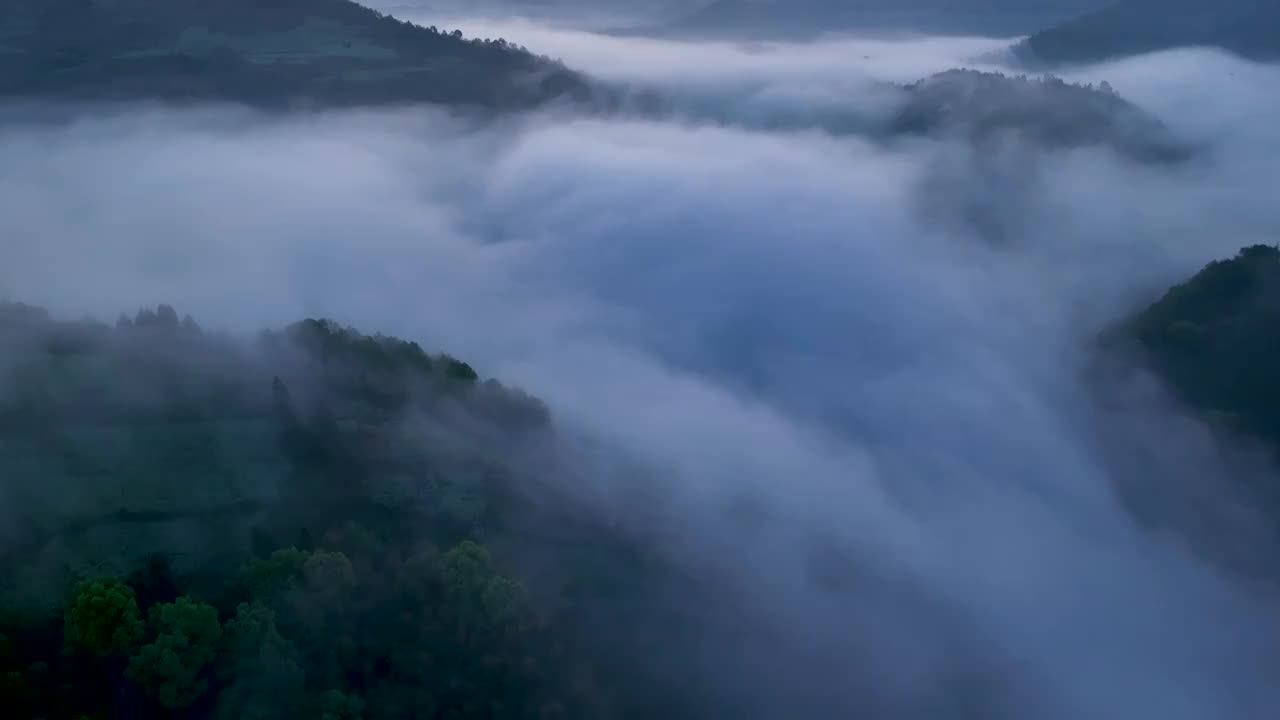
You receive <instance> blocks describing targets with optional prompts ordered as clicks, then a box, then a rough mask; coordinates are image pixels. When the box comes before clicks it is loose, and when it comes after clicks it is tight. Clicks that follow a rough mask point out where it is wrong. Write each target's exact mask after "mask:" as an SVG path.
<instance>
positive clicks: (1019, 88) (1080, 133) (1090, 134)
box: [890, 70, 1194, 162]
mask: <svg viewBox="0 0 1280 720" xmlns="http://www.w3.org/2000/svg"><path fill="white" fill-rule="evenodd" d="M890 129H891V130H892V131H893V132H894V133H895V134H921V135H950V136H959V137H963V138H966V139H968V140H970V141H972V142H974V143H978V144H982V143H987V142H991V141H1005V140H1008V139H1010V138H1011V137H1019V138H1021V139H1024V140H1027V141H1030V142H1031V143H1032V144H1034V145H1036V146H1039V147H1043V148H1048V149H1054V148H1076V147H1106V148H1110V149H1112V150H1114V151H1115V152H1117V153H1120V154H1122V155H1125V156H1126V157H1130V158H1133V159H1136V160H1140V161H1143V162H1174V161H1179V160H1184V159H1186V158H1188V157H1190V156H1191V155H1192V154H1193V152H1194V148H1192V147H1190V146H1189V145H1187V144H1186V143H1184V142H1182V141H1180V140H1179V139H1178V138H1177V137H1176V136H1175V135H1174V134H1173V133H1172V132H1171V131H1170V130H1169V129H1168V128H1167V127H1166V126H1165V125H1164V123H1162V122H1161V121H1160V120H1159V119H1158V118H1156V117H1155V116H1153V115H1151V114H1150V113H1148V112H1146V111H1144V110H1143V109H1142V108H1140V107H1138V106H1137V105H1134V104H1133V103H1130V102H1129V101H1127V100H1125V99H1124V98H1122V97H1120V95H1119V94H1117V93H1116V92H1115V91H1114V90H1113V89H1112V88H1111V86H1110V85H1109V84H1107V83H1105V82H1104V83H1102V84H1101V85H1100V86H1098V87H1094V86H1092V85H1078V84H1073V83H1068V82H1065V81H1063V80H1061V79H1059V78H1056V77H1052V76H1045V77H1038V78H1037V77H1026V76H1014V77H1011V76H1007V75H1003V74H1000V73H991V72H981V71H977V70H948V71H946V72H941V73H938V74H936V75H932V76H930V77H928V78H925V79H923V80H920V81H918V82H915V83H912V84H910V85H907V86H906V87H905V98H904V102H903V104H902V106H901V108H900V109H899V111H898V113H897V114H896V116H895V117H894V119H893V121H892V125H891V128H890Z"/></svg>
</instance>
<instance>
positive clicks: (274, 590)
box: [243, 547, 311, 601]
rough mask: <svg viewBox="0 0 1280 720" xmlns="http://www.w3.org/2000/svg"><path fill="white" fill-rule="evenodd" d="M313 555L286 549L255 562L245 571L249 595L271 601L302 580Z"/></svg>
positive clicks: (245, 581)
mask: <svg viewBox="0 0 1280 720" xmlns="http://www.w3.org/2000/svg"><path fill="white" fill-rule="evenodd" d="M310 559H311V553H309V552H306V551H303V550H299V549H298V548H293V547H291V548H284V549H281V550H276V551H275V552H273V553H271V557H269V558H267V559H265V560H253V561H251V562H250V563H249V564H248V565H247V566H245V569H244V573H243V576H244V584H245V587H247V588H248V590H249V593H250V594H251V595H252V596H253V597H255V598H259V599H262V600H266V601H270V600H271V599H272V598H275V597H276V596H277V595H279V594H280V593H282V592H284V591H285V590H288V589H289V588H291V587H294V585H295V584H296V583H297V582H298V581H299V580H301V578H302V575H303V568H304V567H305V566H306V564H307V561H308V560H310Z"/></svg>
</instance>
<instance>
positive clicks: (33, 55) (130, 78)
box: [0, 0, 591, 108]
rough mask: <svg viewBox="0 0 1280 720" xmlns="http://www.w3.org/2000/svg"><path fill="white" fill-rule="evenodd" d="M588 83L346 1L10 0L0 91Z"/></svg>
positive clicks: (318, 96)
mask: <svg viewBox="0 0 1280 720" xmlns="http://www.w3.org/2000/svg"><path fill="white" fill-rule="evenodd" d="M590 94H591V90H590V87H589V86H588V84H587V82H586V80H585V79H584V78H582V77H581V76H580V75H578V74H577V73H574V72H572V71H570V70H568V69H567V68H565V67H564V66H563V65H562V64H561V63H559V62H557V61H554V60H551V59H550V58H546V57H540V56H537V55H534V54H532V53H530V52H529V51H527V50H525V49H524V48H522V47H519V46H516V45H513V44H511V43H508V42H507V41H506V40H503V39H494V40H481V39H466V38H464V37H463V36H462V33H461V32H460V31H457V30H454V31H452V32H450V31H446V30H442V29H438V28H435V27H429V28H423V27H419V26H416V25H413V24H410V23H407V22H402V21H399V20H397V19H395V18H392V17H390V16H387V15H384V14H382V13H379V12H376V11H374V10H371V9H369V8H366V7H364V6H362V5H359V4H357V3H355V2H351V0H260V1H259V0H224V1H222V2H216V3H213V2H202V1H198V0H9V1H8V2H6V3H4V5H3V7H0V96H4V95H9V96H16V95H21V96H28V97H54V98H84V97H92V98H109V99H139V98H156V99H164V100H182V101H197V100H228V101H237V102H244V103H250V104H254V105H268V106H275V105H282V104H297V103H301V102H309V103H314V104H320V105H353V104H376V103H409V102H436V103H443V104H451V105H466V106H482V107H499V108H506V107H527V106H530V105H535V104H540V103H544V102H547V101H550V100H554V99H556V98H561V97H568V98H574V99H577V100H583V99H586V98H588V97H589V96H590Z"/></svg>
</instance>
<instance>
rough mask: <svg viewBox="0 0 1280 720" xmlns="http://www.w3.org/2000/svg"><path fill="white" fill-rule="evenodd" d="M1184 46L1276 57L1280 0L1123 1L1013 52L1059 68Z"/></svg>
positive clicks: (1046, 33)
mask: <svg viewBox="0 0 1280 720" xmlns="http://www.w3.org/2000/svg"><path fill="white" fill-rule="evenodd" d="M1187 46H1211V47H1219V48H1222V49H1225V50H1229V51H1231V52H1234V53H1238V54H1240V55H1243V56H1245V57H1249V58H1255V59H1270V58H1280V0H1121V2H1116V3H1114V4H1112V5H1109V6H1108V7H1106V8H1103V9H1101V10H1098V11H1096V12H1092V13H1089V14H1086V15H1083V16H1081V17H1079V18H1076V19H1074V20H1070V21H1067V22H1064V23H1062V24H1060V25H1056V26H1054V27H1051V28H1049V29H1047V30H1044V31H1042V32H1039V33H1036V34H1035V35H1032V36H1031V37H1030V38H1028V39H1027V40H1026V41H1024V42H1022V43H1020V44H1019V45H1018V46H1017V47H1016V51H1017V53H1018V55H1019V56H1020V57H1022V58H1023V59H1024V60H1026V61H1028V62H1030V63H1045V64H1063V63H1079V62H1091V61H1096V60H1106V59H1109V58H1117V57H1123V56H1126V55H1136V54H1140V53H1145V52H1153V51H1157V50H1168V49H1171V48H1176V47H1187Z"/></svg>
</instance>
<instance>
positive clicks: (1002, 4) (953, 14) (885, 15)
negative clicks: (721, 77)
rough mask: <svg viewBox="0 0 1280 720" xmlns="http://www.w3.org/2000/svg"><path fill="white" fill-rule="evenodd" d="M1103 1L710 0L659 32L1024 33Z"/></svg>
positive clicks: (775, 35) (718, 33) (800, 34)
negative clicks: (710, 1) (709, 2)
mask: <svg viewBox="0 0 1280 720" xmlns="http://www.w3.org/2000/svg"><path fill="white" fill-rule="evenodd" d="M1102 2H1104V0H786V1H785V2H783V1H782V0H716V1H715V2H713V3H711V4H710V5H708V6H706V7H704V8H702V9H700V10H697V11H695V12H693V13H691V14H690V15H688V16H686V17H684V18H682V19H680V20H677V21H676V22H674V23H672V24H670V25H667V26H666V27H664V28H662V29H661V31H662V32H663V33H664V34H673V35H689V36H721V35H746V36H768V37H787V36H805V35H816V34H821V33H824V32H850V31H859V30H864V31H906V32H927V33H947V34H986V35H1010V36H1012V35H1025V34H1026V33H1029V32H1032V31H1034V30H1036V29H1038V28H1042V27H1044V26H1045V25H1046V24H1049V23H1053V22H1057V21H1060V20H1065V19H1067V18H1070V17H1072V16H1073V15H1076V14H1079V13H1081V12H1085V11H1088V10H1092V9H1095V8H1097V7H1099V6H1100V5H1101V3H1102Z"/></svg>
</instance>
